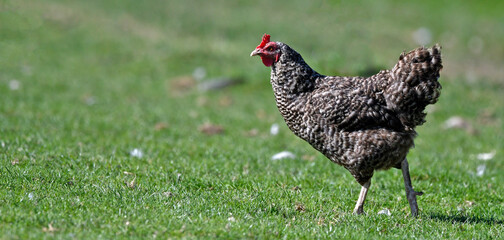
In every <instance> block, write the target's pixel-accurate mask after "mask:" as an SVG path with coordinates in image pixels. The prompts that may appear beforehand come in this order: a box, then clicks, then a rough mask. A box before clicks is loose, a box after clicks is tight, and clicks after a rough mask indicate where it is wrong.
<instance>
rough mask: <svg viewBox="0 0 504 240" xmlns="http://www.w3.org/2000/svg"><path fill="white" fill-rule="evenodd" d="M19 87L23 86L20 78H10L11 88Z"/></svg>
mask: <svg viewBox="0 0 504 240" xmlns="http://www.w3.org/2000/svg"><path fill="white" fill-rule="evenodd" d="M19 87H21V83H20V82H19V81H18V80H16V79H12V80H10V82H9V88H10V90H18V89H19Z"/></svg>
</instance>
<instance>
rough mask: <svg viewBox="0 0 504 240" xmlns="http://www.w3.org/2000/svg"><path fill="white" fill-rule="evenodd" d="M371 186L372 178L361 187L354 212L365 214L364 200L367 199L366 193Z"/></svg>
mask: <svg viewBox="0 0 504 240" xmlns="http://www.w3.org/2000/svg"><path fill="white" fill-rule="evenodd" d="M369 186H371V179H369V181H367V182H366V183H364V185H362V188H361V192H360V194H359V199H357V204H356V205H355V208H354V210H353V213H354V214H363V213H364V201H366V195H367V192H368V190H369Z"/></svg>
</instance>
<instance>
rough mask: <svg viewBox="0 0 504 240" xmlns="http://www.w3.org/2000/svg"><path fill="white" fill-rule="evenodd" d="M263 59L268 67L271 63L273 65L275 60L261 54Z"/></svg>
mask: <svg viewBox="0 0 504 240" xmlns="http://www.w3.org/2000/svg"><path fill="white" fill-rule="evenodd" d="M261 60H262V62H263V64H264V66H266V67H270V66H271V65H273V61H274V59H273V58H269V57H265V56H261Z"/></svg>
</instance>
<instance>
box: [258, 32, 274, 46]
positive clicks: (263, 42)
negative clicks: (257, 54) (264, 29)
mask: <svg viewBox="0 0 504 240" xmlns="http://www.w3.org/2000/svg"><path fill="white" fill-rule="evenodd" d="M270 37H271V36H270V35H269V34H266V33H265V34H264V36H263V38H262V42H261V44H259V46H257V47H256V48H263V47H264V46H265V45H266V43H269V42H270Z"/></svg>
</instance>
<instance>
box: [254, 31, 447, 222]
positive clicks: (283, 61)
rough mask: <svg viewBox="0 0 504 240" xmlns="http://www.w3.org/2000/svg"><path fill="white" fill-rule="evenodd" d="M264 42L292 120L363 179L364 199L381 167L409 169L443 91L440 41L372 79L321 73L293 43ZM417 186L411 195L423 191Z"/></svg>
mask: <svg viewBox="0 0 504 240" xmlns="http://www.w3.org/2000/svg"><path fill="white" fill-rule="evenodd" d="M261 45H262V46H261ZM261 45H260V46H258V47H257V48H256V50H254V52H252V54H251V55H260V56H261V58H262V60H263V63H264V64H265V65H266V66H268V65H269V66H271V85H272V87H273V91H274V94H275V98H276V103H277V106H278V109H279V111H280V113H281V114H282V116H283V117H284V119H285V122H286V123H287V126H288V127H289V128H290V129H291V130H292V132H294V134H296V135H297V136H299V137H300V138H302V139H304V140H305V141H307V142H308V143H310V144H311V145H312V146H313V147H314V148H315V149H317V150H318V151H320V152H321V153H323V154H324V155H325V156H326V157H327V158H329V159H330V160H331V161H333V162H335V163H337V164H339V165H341V166H343V167H345V168H346V169H347V170H348V171H350V173H351V174H352V176H354V178H355V179H356V180H357V181H358V182H359V183H360V184H361V185H362V186H363V192H364V198H365V195H366V193H367V188H369V184H370V179H371V177H372V176H373V172H374V171H375V170H382V169H388V168H391V167H395V168H399V169H402V170H403V173H404V174H406V172H405V171H406V170H407V169H406V170H405V169H404V168H405V167H406V168H407V162H406V155H407V153H408V151H409V149H410V148H411V147H413V145H414V143H413V139H414V137H415V136H416V132H415V130H414V129H415V127H416V126H418V125H421V124H423V123H424V122H425V113H424V110H425V107H426V106H427V105H428V104H434V103H435V102H436V101H437V99H438V97H439V94H440V89H441V85H440V84H439V82H438V81H437V80H438V78H439V71H440V70H441V68H442V65H441V52H440V47H439V46H438V45H436V46H434V47H433V48H429V49H426V48H418V49H415V50H413V51H411V52H409V53H403V54H401V56H400V58H399V62H398V63H397V64H396V65H395V66H394V68H393V69H392V70H384V71H380V72H379V73H377V74H376V75H373V76H371V77H369V78H364V77H337V76H324V75H321V74H319V73H317V72H316V71H314V70H313V69H311V68H310V67H309V66H308V65H307V64H306V63H305V61H304V60H303V58H302V57H301V55H300V54H299V53H297V52H296V51H294V50H293V49H292V48H290V47H289V46H288V45H286V44H284V43H281V42H270V41H269V35H265V37H264V38H263V42H262V43H261ZM404 164H406V166H403V165H404ZM407 176H408V179H406V175H405V182H407V181H408V180H409V172H407ZM410 185H411V184H410ZM409 188H410V189H408V185H406V189H407V192H409V193H408V194H409V195H408V200H410V197H412V196H410V195H413V196H415V195H419V194H420V193H416V192H414V191H413V189H412V188H411V186H409ZM364 190H365V191H364ZM408 190H410V191H408ZM361 195H363V193H361ZM361 197H362V196H361ZM361 197H360V198H359V201H361ZM363 201H364V199H362V201H361V203H359V202H358V203H357V205H358V206H356V209H355V211H356V212H357V213H362V205H363ZM359 204H360V206H359ZM411 204H412V202H411V201H410V206H411V207H412V213H413V215H416V213H417V210H416V211H414V209H413V208H414V207H415V206H412V205H411ZM414 205H416V198H415V203H414ZM358 208H360V209H358Z"/></svg>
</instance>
